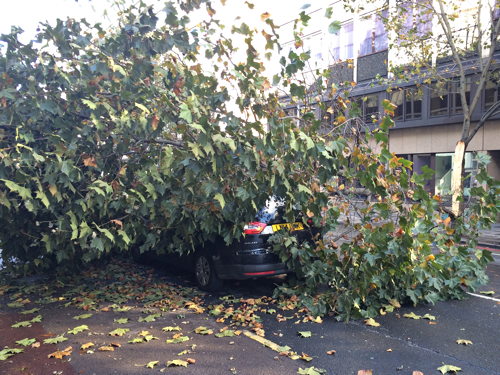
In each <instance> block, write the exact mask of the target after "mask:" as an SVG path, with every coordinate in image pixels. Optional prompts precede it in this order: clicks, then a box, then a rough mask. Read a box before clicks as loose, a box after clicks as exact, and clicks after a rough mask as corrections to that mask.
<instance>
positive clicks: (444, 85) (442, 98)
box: [430, 77, 471, 117]
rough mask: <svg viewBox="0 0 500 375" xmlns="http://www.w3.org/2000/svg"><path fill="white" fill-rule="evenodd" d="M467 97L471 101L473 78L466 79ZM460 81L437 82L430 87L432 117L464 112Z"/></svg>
mask: <svg viewBox="0 0 500 375" xmlns="http://www.w3.org/2000/svg"><path fill="white" fill-rule="evenodd" d="M465 88H466V92H465V97H466V100H467V103H470V89H471V79H470V77H467V78H466V81H465ZM460 91H461V89H460V81H457V80H454V81H449V82H436V83H433V84H432V86H431V87H430V100H431V109H430V112H431V113H430V114H431V117H436V116H450V115H458V114H462V113H463V111H464V110H463V106H462V97H461V95H460Z"/></svg>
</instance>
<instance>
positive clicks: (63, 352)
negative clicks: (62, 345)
mask: <svg viewBox="0 0 500 375" xmlns="http://www.w3.org/2000/svg"><path fill="white" fill-rule="evenodd" d="M72 351H73V347H71V346H68V347H67V348H66V349H63V350H58V351H56V352H54V353H50V354H49V355H48V356H47V357H48V358H57V359H63V357H67V356H69V355H71V352H72Z"/></svg>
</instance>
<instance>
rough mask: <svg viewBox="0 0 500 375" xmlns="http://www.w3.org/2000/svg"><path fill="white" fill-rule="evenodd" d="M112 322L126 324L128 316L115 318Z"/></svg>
mask: <svg viewBox="0 0 500 375" xmlns="http://www.w3.org/2000/svg"><path fill="white" fill-rule="evenodd" d="M114 322H115V323H117V324H127V323H128V318H120V319H115V320H114Z"/></svg>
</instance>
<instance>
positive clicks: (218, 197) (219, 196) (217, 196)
mask: <svg viewBox="0 0 500 375" xmlns="http://www.w3.org/2000/svg"><path fill="white" fill-rule="evenodd" d="M214 199H215V200H217V201H218V202H219V204H220V206H221V208H222V209H224V206H225V205H226V201H225V200H224V196H223V195H222V194H221V193H217V194H215V196H214Z"/></svg>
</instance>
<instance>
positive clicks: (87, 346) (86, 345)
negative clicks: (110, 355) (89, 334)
mask: <svg viewBox="0 0 500 375" xmlns="http://www.w3.org/2000/svg"><path fill="white" fill-rule="evenodd" d="M94 345H95V344H94V343H93V342H87V343H85V344H82V346H80V349H81V350H87V349H88V348H91V347H93V346H94Z"/></svg>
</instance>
